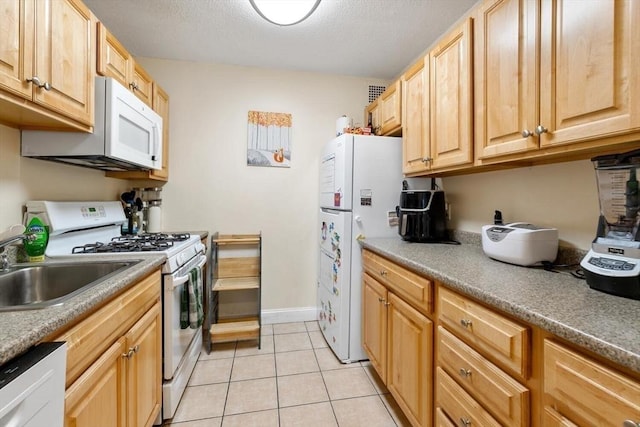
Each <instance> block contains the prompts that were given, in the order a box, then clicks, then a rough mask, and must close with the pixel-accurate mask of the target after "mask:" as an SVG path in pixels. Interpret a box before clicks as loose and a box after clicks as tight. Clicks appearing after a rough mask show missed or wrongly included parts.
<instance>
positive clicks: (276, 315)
mask: <svg viewBox="0 0 640 427" xmlns="http://www.w3.org/2000/svg"><path fill="white" fill-rule="evenodd" d="M317 314H318V308H317V307H298V308H278V309H274V310H262V323H263V324H265V325H268V324H271V323H289V322H310V321H312V320H316V319H317V318H318V316H317Z"/></svg>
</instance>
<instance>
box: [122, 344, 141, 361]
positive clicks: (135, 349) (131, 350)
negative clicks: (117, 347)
mask: <svg viewBox="0 0 640 427" xmlns="http://www.w3.org/2000/svg"><path fill="white" fill-rule="evenodd" d="M138 351H140V346H139V345H137V344H136V345H135V346H133V347H129V351H127V352H126V353H122V357H124V358H125V359H131V358H132V357H133V355H134V354H136V353H137V352H138Z"/></svg>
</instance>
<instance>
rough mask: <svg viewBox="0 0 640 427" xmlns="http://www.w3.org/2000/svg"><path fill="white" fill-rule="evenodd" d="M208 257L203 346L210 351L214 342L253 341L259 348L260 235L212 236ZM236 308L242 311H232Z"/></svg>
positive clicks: (260, 322)
mask: <svg viewBox="0 0 640 427" xmlns="http://www.w3.org/2000/svg"><path fill="white" fill-rule="evenodd" d="M210 256H211V263H210V265H211V270H210V279H211V280H210V281H209V284H210V285H209V286H208V287H207V301H208V302H209V309H208V313H207V322H206V328H207V330H208V333H205V347H206V348H207V350H208V351H210V350H211V346H212V345H213V344H217V343H224V342H233V341H246V340H256V341H257V342H258V348H260V346H261V339H260V335H261V334H260V330H261V325H262V319H261V316H260V312H261V294H262V291H261V288H262V286H261V273H262V235H261V234H219V233H214V234H213V235H212V236H211V255H210ZM233 295H235V298H240V303H239V304H238V301H235V304H234V302H233V301H232V300H233V298H234V296H233ZM225 299H227V300H229V299H230V300H231V301H225ZM238 306H239V307H244V309H243V311H242V312H239V313H238V312H233V311H234V309H238ZM225 308H227V309H228V310H227V312H226V313H225V312H224V311H225Z"/></svg>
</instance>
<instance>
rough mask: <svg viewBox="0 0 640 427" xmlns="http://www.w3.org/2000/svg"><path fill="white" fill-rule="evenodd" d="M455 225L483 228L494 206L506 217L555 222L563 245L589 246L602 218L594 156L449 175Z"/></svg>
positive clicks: (474, 229)
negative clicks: (563, 161)
mask: <svg viewBox="0 0 640 427" xmlns="http://www.w3.org/2000/svg"><path fill="white" fill-rule="evenodd" d="M443 186H444V189H445V192H446V195H447V199H448V201H449V202H450V203H451V214H452V215H451V217H452V222H451V225H452V228H455V229H458V230H464V231H470V232H474V233H479V232H480V230H481V228H482V226H483V225H485V224H491V223H492V222H493V213H494V211H495V210H500V211H502V216H503V219H504V221H505V223H507V222H529V223H531V224H535V225H539V226H546V227H555V228H557V229H558V233H559V236H560V245H562V246H567V247H575V248H579V249H584V250H586V249H588V248H589V247H590V245H591V240H593V238H594V236H595V231H596V225H597V222H598V215H599V213H598V212H599V206H598V192H597V189H596V178H595V172H594V169H593V165H592V163H591V162H590V161H589V160H581V161H575V162H568V163H559V164H554V165H544V166H535V167H524V168H519V169H511V170H503V171H496V172H486V173H480V174H473V175H466V176H459V177H451V178H445V179H444V180H443Z"/></svg>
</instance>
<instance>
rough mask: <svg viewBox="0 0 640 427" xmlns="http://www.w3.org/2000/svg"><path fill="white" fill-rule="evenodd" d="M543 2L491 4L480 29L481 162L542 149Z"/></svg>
mask: <svg viewBox="0 0 640 427" xmlns="http://www.w3.org/2000/svg"><path fill="white" fill-rule="evenodd" d="M538 5H539V2H537V1H524V2H523V1H520V0H495V1H487V2H485V4H484V5H482V6H481V7H480V9H479V11H478V13H477V21H476V25H475V33H474V36H475V40H474V43H475V61H476V63H475V67H474V72H475V76H474V77H475V103H476V122H475V135H476V145H475V150H476V152H475V156H476V158H477V159H487V158H491V157H495V156H500V155H504V154H510V153H522V152H525V151H530V150H537V149H538V138H537V137H536V135H535V133H534V131H535V127H536V126H537V125H538V123H539V119H538V103H537V100H538V96H539V95H538V78H537V73H536V70H537V67H538V66H537V64H536V57H537V41H536V40H537V38H536V37H537V34H538V16H539V11H538V9H539V7H538Z"/></svg>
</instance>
